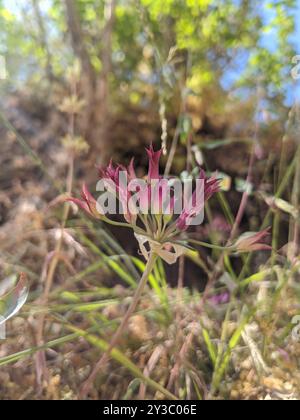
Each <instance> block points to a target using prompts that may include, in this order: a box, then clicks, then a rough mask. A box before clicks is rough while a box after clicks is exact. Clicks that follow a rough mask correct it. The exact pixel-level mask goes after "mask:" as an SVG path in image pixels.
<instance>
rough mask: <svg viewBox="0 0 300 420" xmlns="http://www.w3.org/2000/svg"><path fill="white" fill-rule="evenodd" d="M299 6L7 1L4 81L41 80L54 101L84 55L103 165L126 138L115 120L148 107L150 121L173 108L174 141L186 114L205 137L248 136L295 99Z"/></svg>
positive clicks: (200, 0)
mask: <svg viewBox="0 0 300 420" xmlns="http://www.w3.org/2000/svg"><path fill="white" fill-rule="evenodd" d="M296 6H297V4H296V0H284V1H263V2H260V1H255V0H251V1H250V0H220V1H219V0H188V1H182V0H166V1H163V2H162V1H160V0H141V1H134V0H104V1H103V0H76V1H70V0H64V1H57V0H43V1H37V0H30V1H18V2H13V1H5V0H2V1H1V2H0V20H1V21H0V24H1V34H0V37H1V38H0V54H2V55H4V56H5V58H6V62H7V72H8V75H9V77H8V79H7V80H6V81H5V83H1V87H0V88H1V91H2V92H3V91H4V92H11V91H16V90H17V89H24V87H26V88H29V89H30V88H31V92H33V93H34V94H35V95H37V96H41V97H42V98H43V100H44V101H45V100H47V101H49V104H51V102H53V101H54V100H55V98H56V96H55V95H57V93H58V92H60V94H61V89H62V88H63V87H64V86H65V84H66V81H65V75H66V69H67V68H68V67H69V66H70V65H72V63H73V62H74V59H78V60H79V62H80V64H81V71H82V84H81V94H82V96H83V97H84V99H85V101H86V104H87V106H86V107H85V109H84V112H83V113H84V114H85V115H83V116H82V118H81V119H82V121H81V126H80V130H81V132H82V133H83V135H84V136H85V137H86V138H87V140H88V141H89V143H90V144H92V145H93V147H94V148H97V149H98V150H99V152H100V153H101V156H103V161H105V160H107V157H108V155H109V154H111V153H113V150H111V147H113V145H114V143H115V142H117V140H116V141H115V139H114V138H112V139H110V140H112V141H110V140H107V139H106V138H108V137H110V136H111V129H110V128H111V125H110V124H113V126H114V125H115V124H116V123H115V122H113V123H109V122H108V120H109V119H110V120H113V118H114V116H118V115H119V116H120V115H122V113H124V111H125V113H128V112H126V111H129V110H131V111H133V112H131V113H130V114H129V115H131V118H132V119H133V121H136V120H137V121H141V120H143V116H142V115H143V114H144V113H145V112H146V113H148V115H149V114H151V115H152V116H153V120H151V123H152V122H153V121H159V119H160V120H164V118H165V117H166V116H167V120H168V121H169V122H170V124H169V126H168V127H167V129H166V127H165V131H167V130H171V131H169V132H168V131H167V132H166V133H165V137H167V136H168V135H170V134H172V129H173V128H174V125H175V121H176V120H177V118H178V116H179V115H181V116H183V118H182V121H183V122H184V124H183V125H185V128H186V127H187V126H189V124H190V125H191V126H192V128H193V129H194V132H195V133H196V134H199V135H200V134H201V131H202V134H212V135H213V136H214V137H215V136H217V137H218V136H219V135H220V134H222V136H223V137H224V136H226V135H227V134H229V135H235V136H237V137H239V136H245V135H246V136H247V135H248V134H249V130H250V134H251V132H252V131H253V126H254V124H255V119H256V118H260V120H262V121H261V122H262V123H264V122H265V123H266V122H267V123H269V122H271V121H277V122H278V120H280V121H283V120H284V119H286V116H287V112H288V111H287V110H288V108H287V107H288V106H290V105H291V104H292V102H293V87H292V79H291V77H290V70H291V58H292V57H293V56H294V55H295V54H296V45H295V44H296V42H295V41H296V38H295V33H296V32H295V30H296V27H295V25H296V19H297V13H296ZM71 45H72V48H70V46H71ZM34 87H36V89H34ZM258 111H259V112H258ZM237 112H238V114H239V117H238V121H237V119H236V113H237ZM139 117H140V118H139ZM158 117H159V118H158ZM144 119H145V118H144ZM154 124H155V123H154ZM91 127H93V129H91ZM269 127H270V129H271V128H272V127H274V124H273V125H272V124H270V125H269ZM163 130H164V128H163ZM247 130H248V131H247ZM183 131H184V128H183ZM117 132H118V130H117ZM155 133H157V134H158V135H159V127H156V131H155ZM272 134H274V133H272ZM276 134H278V133H276ZM128 137H129V138H130V132H129V135H128ZM150 137H151V136H150ZM150 140H153V139H152V138H151V139H150Z"/></svg>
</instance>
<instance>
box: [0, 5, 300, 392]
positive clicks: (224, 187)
mask: <svg viewBox="0 0 300 420" xmlns="http://www.w3.org/2000/svg"><path fill="white" fill-rule="evenodd" d="M297 7H298V8H299V5H297V2H296V0H282V1H277V0H273V1H262V2H257V1H256V0H252V1H249V0H238V1H236V0H234V1H233V0H186V1H180V0H165V1H159V0H62V1H57V0H41V1H37V0H30V1H23V0H22V1H18V2H11V1H5V0H0V27H1V30H0V58H1V60H0V66H2V67H4V66H5V69H4V70H5V71H2V70H3V68H2V69H1V67H0V92H1V99H0V139H1V155H0V167H1V172H0V243H1V247H0V328H2V330H0V338H1V332H3V331H4V327H5V331H4V332H5V333H6V338H5V340H2V339H1V340H0V399H47V400H53V399H79V398H90V399H110V400H114V399H125V400H126V399H174V400H178V399H180V400H190V399H198V400H207V399H231V400H237V399H263V400H266V399H289V400H290V399H299V397H300V395H299V389H300V388H299V386H300V370H299V356H300V335H299V325H300V324H299V319H300V306H299V305H300V289H299V274H300V254H299V251H300V249H299V202H300V159H299V157H300V144H299V138H298V135H299V133H298V130H299V105H298V102H297V89H298V85H297V83H298V81H297V80H296V79H294V78H293V77H292V75H291V70H292V68H293V67H294V66H295V64H296V62H295V61H293V57H294V56H295V55H296V54H297V45H296V39H297V35H296V31H297V28H296V23H297V13H299V10H298V9H297ZM151 145H152V146H153V149H151ZM145 147H147V148H148V157H149V156H150V165H151V162H152V165H154V163H153V162H156V164H157V166H155V170H157V173H158V170H160V174H165V175H166V176H171V177H173V178H174V179H175V178H176V179H180V180H181V181H182V182H184V181H185V180H187V179H189V178H192V179H194V180H195V179H197V178H199V177H200V178H201V179H203V178H205V179H206V180H207V181H206V182H208V186H210V187H211V185H213V186H214V187H216V183H217V184H218V187H217V188H213V191H210V192H211V194H209V198H210V199H209V200H208V199H207V200H206V202H205V219H204V223H203V224H201V225H199V226H193V227H191V228H190V229H189V231H188V232H187V230H186V229H185V227H184V228H183V225H182V224H178V223H177V225H174V226H173V225H171V226H172V227H173V228H174V229H175V230H174V229H173V230H168V229H167V224H168V223H170V220H167V221H166V219H164V218H163V216H161V219H160V218H159V217H158V218H153V219H152V218H150V221H149V222H148V224H147V221H146V223H144V228H145V229H146V230H144V231H142V232H141V227H140V226H141V225H138V224H135V221H133V220H128V218H127V219H126V217H125V221H124V218H123V217H122V216H120V217H119V216H117V217H114V218H111V220H110V223H107V222H108V221H109V220H107V219H104V218H103V217H98V216H97V215H96V213H95V208H94V207H91V205H93V204H94V202H93V199H92V195H93V196H95V197H96V183H97V181H98V179H99V177H98V175H97V171H95V164H96V165H97V166H99V167H100V168H101V169H102V172H101V171H100V172H101V173H102V174H103V170H104V169H103V168H105V167H106V168H107V166H108V165H109V161H110V159H112V160H113V161H114V162H120V163H122V165H124V166H126V167H127V166H128V165H129V164H130V160H131V158H132V157H134V158H135V171H136V174H137V176H138V177H144V175H145V173H146V172H147V165H148V158H147V155H146V153H145V150H144V149H145ZM149 147H150V149H149ZM160 149H161V156H160V157H161V159H160V163H159V164H158V162H157V161H156V157H155V156H156V155H155V152H154V151H158V150H160ZM156 153H158V152H156ZM151 159H152V160H151ZM199 167H201V168H203V169H204V172H202V171H199ZM108 168H111V166H108ZM114 168H115V167H114ZM152 169H153V166H152ZM150 178H151V176H150ZM154 178H155V177H154ZM216 179H218V180H219V181H216ZM148 180H149V178H148ZM84 182H85V183H86V185H88V187H89V189H90V191H91V194H92V195H90V193H89V192H88V190H87V187H84V189H83V199H82V200H79V199H78V197H80V190H81V187H82V185H83V183H84ZM210 182H212V184H210ZM219 187H220V190H219V191H218V192H217V190H218V189H219ZM205 191H206V192H207V190H205ZM213 193H214V194H213ZM71 196H72V197H73V199H72V200H69V199H70V197H71ZM206 198H208V197H206ZM80 207H82V208H84V209H85V210H87V212H82V211H81V209H80ZM88 213H89V214H88ZM95 215H96V216H97V217H95ZM91 216H92V217H91ZM141 219H142V221H143V220H144V222H145V219H143V218H141ZM181 221H182V219H181ZM125 222H126V223H125ZM164 223H165V225H164ZM126 224H127V225H129V227H130V229H126V227H128V226H125V227H124V225H126ZM132 227H133V228H132ZM153 227H155V229H153ZM169 227H170V225H169ZM164 228H165V230H164ZM151 229H153V230H151ZM157 232H159V233H160V234H161V235H158V236H157ZM166 232H169V233H170V232H171V234H174V235H173V236H172V235H171V236H164V235H165V233H166ZM249 232H251V233H249ZM141 233H142V234H143V235H144V236H145V235H146V242H147V241H148V243H147V246H150V251H153V249H155V252H154V251H153V252H152V254H153V255H152V254H151V256H150V258H149V260H148V261H147V250H149V248H147V250H146V252H145V249H144V248H143V243H142V244H141V241H143V239H141V238H139V235H141ZM152 234H153V236H151V235H152ZM136 235H137V236H136ZM147 235H148V236H147ZM155 235H156V236H155ZM268 235H269V237H268ZM149 237H150V239H151V240H152V242H151V241H149ZM137 238H138V240H137ZM144 239H145V238H144ZM153 243H154V245H155V246H156V248H153V247H154V245H153ZM157 243H158V245H157ZM151 246H152V248H151ZM172 246H173V251H174V250H175V254H176V258H174V261H172V264H168V262H170V261H167V259H168V258H166V252H167V253H169V252H171V250H172ZM161 251H165V253H164V252H161ZM154 254H155V255H154ZM145 256H146V259H145ZM168 256H169V255H168ZM152 257H153V258H152ZM175 260H176V261H175ZM140 278H142V286H143V287H141V283H140ZM146 282H147V283H146ZM139 286H140V287H139ZM124 320H125V321H126V322H125V321H124ZM120 326H121V327H120ZM116 331H117V333H116ZM118 331H119V332H118ZM99 360H100V362H99ZM97 362H98V363H97ZM91 375H92V376H91ZM88 378H90V379H88ZM87 380H88V382H86V381H87ZM84 384H88V385H89V386H88V387H85V388H83V385H84Z"/></svg>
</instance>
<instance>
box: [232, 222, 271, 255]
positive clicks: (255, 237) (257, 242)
mask: <svg viewBox="0 0 300 420" xmlns="http://www.w3.org/2000/svg"><path fill="white" fill-rule="evenodd" d="M269 234H270V229H269V228H267V229H264V230H262V231H261V232H246V233H244V234H243V235H241V236H240V237H239V238H238V239H237V241H236V242H235V244H234V245H233V247H234V248H235V249H236V251H237V252H251V251H263V250H271V249H272V247H271V246H270V245H267V244H265V243H263V242H262V241H264V239H265V238H266V237H267V236H269Z"/></svg>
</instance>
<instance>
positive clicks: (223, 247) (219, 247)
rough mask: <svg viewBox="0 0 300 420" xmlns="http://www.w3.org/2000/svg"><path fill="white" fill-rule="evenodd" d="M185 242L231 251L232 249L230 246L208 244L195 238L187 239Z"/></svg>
mask: <svg viewBox="0 0 300 420" xmlns="http://www.w3.org/2000/svg"><path fill="white" fill-rule="evenodd" d="M187 242H190V243H191V244H195V245H200V246H204V247H205V248H210V249H218V250H220V251H232V250H233V247H232V246H219V245H214V244H209V243H207V242H202V241H196V239H187Z"/></svg>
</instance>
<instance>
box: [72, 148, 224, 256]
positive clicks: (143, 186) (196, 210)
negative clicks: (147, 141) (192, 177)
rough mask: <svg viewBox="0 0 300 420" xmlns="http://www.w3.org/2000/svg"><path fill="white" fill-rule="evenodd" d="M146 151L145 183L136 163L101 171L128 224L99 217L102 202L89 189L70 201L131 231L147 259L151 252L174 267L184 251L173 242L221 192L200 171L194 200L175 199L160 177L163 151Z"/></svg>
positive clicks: (216, 184)
mask: <svg viewBox="0 0 300 420" xmlns="http://www.w3.org/2000/svg"><path fill="white" fill-rule="evenodd" d="M146 151H147V155H148V159H149V169H148V175H147V178H146V180H138V179H137V178H136V174H135V169H134V161H133V160H131V162H130V165H129V166H128V167H127V168H126V167H124V166H123V165H116V166H115V165H114V164H113V162H112V161H111V162H110V163H109V165H108V166H107V167H106V168H102V169H100V170H99V174H100V179H101V180H105V182H106V186H108V190H109V192H110V193H111V194H113V195H115V196H116V198H117V199H118V200H119V203H120V204H121V207H122V213H123V214H124V218H125V221H126V223H119V222H115V221H112V220H111V219H110V218H108V217H106V216H105V214H104V212H102V211H100V213H99V207H98V206H99V201H98V202H97V201H96V200H95V198H94V197H93V196H92V194H91V193H90V192H89V191H88V189H87V187H86V185H84V186H83V188H82V193H81V195H82V198H81V199H78V198H70V199H69V200H71V201H72V202H73V203H75V204H77V205H78V206H79V207H80V208H82V209H83V210H85V211H86V212H87V213H88V214H89V215H90V216H92V217H95V218H97V219H101V220H103V221H105V222H108V223H112V224H116V225H122V226H127V227H129V228H132V229H133V231H134V233H135V236H136V239H137V240H138V242H139V245H140V250H141V252H142V254H143V255H144V257H145V258H146V259H148V257H149V255H150V252H151V251H152V252H154V251H155V253H156V254H157V255H160V256H161V258H163V259H164V260H165V261H166V262H168V263H169V264H172V263H174V262H175V261H176V260H177V258H178V256H180V255H181V254H182V253H183V250H184V249H183V246H182V245H179V244H176V243H175V242H174V238H176V236H178V235H179V234H180V233H181V232H182V231H186V230H187V229H188V227H189V226H190V225H191V224H192V223H193V222H194V221H195V220H196V217H197V216H198V215H199V214H200V213H201V212H202V211H203V209H204V204H205V202H206V201H207V200H209V199H210V198H211V196H212V195H213V194H214V193H215V192H217V191H218V190H219V181H218V180H217V179H216V178H215V177H211V178H207V177H206V175H205V172H204V171H203V170H201V171H200V175H199V178H198V183H197V182H196V187H195V189H194V191H193V192H192V196H191V197H190V199H189V200H188V201H187V202H183V199H182V196H181V197H176V196H175V195H176V194H175V191H174V190H173V189H172V186H171V185H170V182H169V181H170V180H168V179H165V178H163V177H162V176H161V175H160V173H159V162H160V157H161V154H162V150H158V151H155V150H154V149H153V147H152V146H151V147H150V148H149V149H146ZM128 181H129V182H128ZM196 181H197V180H196ZM199 181H200V182H199ZM178 201H181V202H180V203H179V204H180V211H179V212H178V214H177V218H176V214H175V213H176V212H175V207H176V205H177V204H178ZM100 210H101V208H100ZM146 243H148V248H149V249H150V250H149V252H148V250H147V248H146V246H145V244H146ZM172 249H173V252H172Z"/></svg>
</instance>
